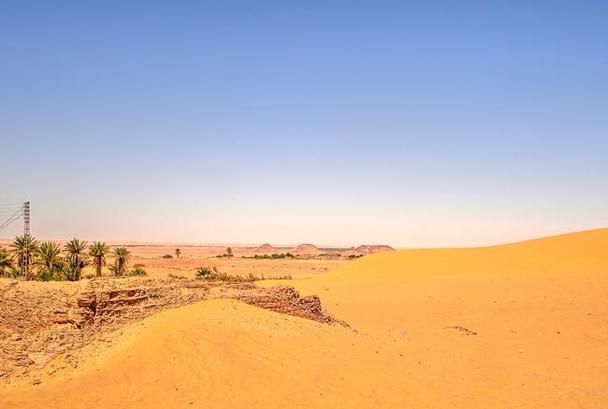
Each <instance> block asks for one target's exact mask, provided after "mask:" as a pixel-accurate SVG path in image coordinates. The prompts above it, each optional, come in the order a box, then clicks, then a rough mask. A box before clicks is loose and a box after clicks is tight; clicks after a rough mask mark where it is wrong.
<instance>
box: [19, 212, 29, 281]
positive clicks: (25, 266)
mask: <svg viewBox="0 0 608 409" xmlns="http://www.w3.org/2000/svg"><path fill="white" fill-rule="evenodd" d="M23 238H24V240H26V245H25V249H24V252H23V260H22V262H23V264H22V266H21V273H22V274H23V277H28V276H29V269H30V202H24V203H23Z"/></svg>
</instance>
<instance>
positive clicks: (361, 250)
mask: <svg viewBox="0 0 608 409" xmlns="http://www.w3.org/2000/svg"><path fill="white" fill-rule="evenodd" d="M393 250H395V249H394V248H392V247H391V246H388V245H386V244H363V245H361V246H359V247H357V248H356V249H354V250H353V253H357V254H374V253H382V252H384V251H393Z"/></svg>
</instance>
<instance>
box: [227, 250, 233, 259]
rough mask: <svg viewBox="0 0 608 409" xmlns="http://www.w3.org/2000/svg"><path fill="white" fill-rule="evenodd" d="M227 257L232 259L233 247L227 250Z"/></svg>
mask: <svg viewBox="0 0 608 409" xmlns="http://www.w3.org/2000/svg"><path fill="white" fill-rule="evenodd" d="M226 256H228V258H232V247H228V248H227V249H226Z"/></svg>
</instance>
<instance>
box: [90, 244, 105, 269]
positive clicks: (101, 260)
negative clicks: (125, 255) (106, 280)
mask: <svg viewBox="0 0 608 409" xmlns="http://www.w3.org/2000/svg"><path fill="white" fill-rule="evenodd" d="M107 253H108V246H106V243H102V242H100V241H96V242H94V243H93V244H91V245H90V246H89V257H91V258H92V259H93V266H94V267H95V276H96V277H101V269H102V268H103V266H105V265H106V254H107Z"/></svg>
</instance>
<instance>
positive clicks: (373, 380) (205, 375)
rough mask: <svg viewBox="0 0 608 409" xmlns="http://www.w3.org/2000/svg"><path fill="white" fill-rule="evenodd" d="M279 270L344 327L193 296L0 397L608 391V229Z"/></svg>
mask: <svg viewBox="0 0 608 409" xmlns="http://www.w3.org/2000/svg"><path fill="white" fill-rule="evenodd" d="M270 284H274V283H262V285H270ZM281 284H285V282H281ZM287 284H289V285H295V286H296V287H297V288H299V289H300V290H301V291H302V292H303V293H305V294H308V293H316V294H318V295H320V297H321V300H322V301H323V303H324V306H325V307H326V308H327V309H328V310H329V311H330V312H331V313H333V314H334V315H335V316H336V317H337V318H340V319H344V320H346V321H348V322H349V323H350V324H351V325H352V326H353V328H355V329H356V330H357V332H355V331H351V330H348V329H345V328H340V327H330V326H326V325H321V324H317V323H314V322H311V321H307V320H304V319H299V318H294V317H288V316H284V315H280V314H276V313H272V312H269V311H265V310H260V309H256V308H253V307H250V306H246V305H243V304H240V303H238V302H234V301H223V300H220V301H205V302H201V303H198V304H195V305H191V306H187V307H183V308H180V309H177V310H173V311H168V312H165V313H162V314H159V315H157V316H155V317H152V318H149V319H147V320H145V321H144V322H143V323H141V324H138V325H137V326H134V328H131V329H130V330H128V331H126V332H125V334H124V336H122V337H121V338H120V339H117V340H115V341H114V343H113V346H112V348H111V349H110V350H109V351H106V352H104V353H100V354H97V355H96V356H94V357H93V358H91V360H90V362H89V363H88V364H87V365H84V366H83V367H80V368H77V369H69V370H67V369H66V370H64V371H62V372H58V373H55V374H54V375H52V376H51V375H48V376H47V377H45V378H43V379H42V380H43V382H42V384H41V385H38V386H20V387H17V388H15V389H5V390H0V407H1V408H62V409H67V408H87V409H88V408H91V407H96V408H110V407H111V408H165V409H173V408H245V407H246V408H288V407H289V408H467V409H469V408H605V407H606V405H607V404H608V298H607V295H608V229H604V230H597V231H591V232H583V233H577V234H572V235H566V236H560V237H554V238H548V239H542V240H535V241H529V242H524V243H517V244H512V245H506V246H497V247H487V248H478V249H445V250H413V251H398V252H394V253H382V254H378V255H374V256H368V257H365V258H363V259H360V260H358V261H355V262H352V263H348V264H346V265H344V266H343V267H341V268H338V269H337V270H334V271H332V272H330V273H328V274H325V275H322V276H317V277H315V278H312V279H308V280H293V281H291V282H287ZM453 326H461V327H464V328H467V329H469V330H471V331H474V332H476V335H465V332H462V331H459V330H457V329H454V328H449V327H453Z"/></svg>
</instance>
